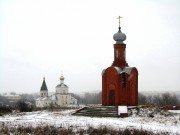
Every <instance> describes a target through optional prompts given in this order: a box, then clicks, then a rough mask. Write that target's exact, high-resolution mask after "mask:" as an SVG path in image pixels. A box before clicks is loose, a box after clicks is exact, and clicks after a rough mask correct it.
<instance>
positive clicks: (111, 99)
mask: <svg viewBox="0 0 180 135" xmlns="http://www.w3.org/2000/svg"><path fill="white" fill-rule="evenodd" d="M108 98H109V103H108V105H109V106H114V105H115V92H114V90H109V94H108Z"/></svg>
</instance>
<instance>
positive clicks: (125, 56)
mask: <svg viewBox="0 0 180 135" xmlns="http://www.w3.org/2000/svg"><path fill="white" fill-rule="evenodd" d="M124 58H126V50H124Z"/></svg>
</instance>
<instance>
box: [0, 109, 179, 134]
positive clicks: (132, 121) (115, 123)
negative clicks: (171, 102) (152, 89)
mask: <svg viewBox="0 0 180 135" xmlns="http://www.w3.org/2000/svg"><path fill="white" fill-rule="evenodd" d="M74 111H75V110H66V111H61V112H60V111H59V112H48V111H36V112H27V113H12V114H9V115H4V116H0V127H3V126H8V127H18V126H23V127H28V126H32V127H36V126H45V125H53V126H56V127H62V128H74V129H86V128H87V127H90V126H91V127H99V126H106V127H111V128H114V129H125V128H135V129H143V130H150V131H153V132H155V133H157V132H168V133H169V134H180V114H172V115H168V116H166V117H165V116H164V115H160V114H156V115H154V117H153V118H152V117H147V116H145V115H132V116H131V117H127V118H95V117H84V116H73V115H71V114H72V113H73V112H74Z"/></svg>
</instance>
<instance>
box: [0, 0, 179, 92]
mask: <svg viewBox="0 0 180 135" xmlns="http://www.w3.org/2000/svg"><path fill="white" fill-rule="evenodd" d="M119 15H120V16H122V17H123V19H122V20H121V30H122V32H123V33H125V34H126V36H127V39H126V41H125V43H126V56H127V57H126V60H127V62H128V64H129V66H132V67H136V68H137V69H138V72H139V91H159V90H163V91H168V90H169V91H175V90H180V1H179V0H124V1H123V0H113V1H110V0H88V1H87V0H64V1H61V0H0V93H5V92H11V91H14V92H17V93H33V92H39V90H40V87H41V85H42V81H43V77H44V76H45V78H46V84H47V87H48V90H49V91H51V92H54V91H55V87H56V85H58V84H59V83H60V81H59V77H60V75H61V73H63V74H64V76H65V83H66V84H67V85H68V86H69V87H70V92H74V93H79V92H91V91H93V92H94V91H96V90H101V85H102V82H101V79H102V77H101V72H102V70H103V69H104V68H107V67H109V66H111V64H112V62H113V55H114V54H113V44H114V43H115V41H114V40H113V34H114V33H116V32H117V31H118V20H117V17H118V16H119Z"/></svg>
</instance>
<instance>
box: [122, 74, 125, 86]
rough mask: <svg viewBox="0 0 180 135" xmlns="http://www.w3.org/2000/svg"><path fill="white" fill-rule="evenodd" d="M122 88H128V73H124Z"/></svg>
mask: <svg viewBox="0 0 180 135" xmlns="http://www.w3.org/2000/svg"><path fill="white" fill-rule="evenodd" d="M122 88H126V73H122Z"/></svg>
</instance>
